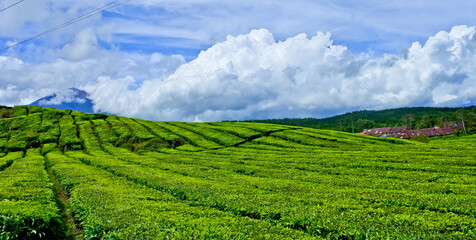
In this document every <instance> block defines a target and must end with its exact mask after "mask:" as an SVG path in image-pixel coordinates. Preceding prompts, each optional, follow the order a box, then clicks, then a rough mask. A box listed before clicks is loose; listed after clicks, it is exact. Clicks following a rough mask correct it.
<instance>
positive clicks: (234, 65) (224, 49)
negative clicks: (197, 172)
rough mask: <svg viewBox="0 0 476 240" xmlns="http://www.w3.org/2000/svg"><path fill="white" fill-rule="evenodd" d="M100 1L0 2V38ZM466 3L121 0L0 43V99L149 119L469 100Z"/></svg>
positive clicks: (470, 18) (298, 113)
mask: <svg viewBox="0 0 476 240" xmlns="http://www.w3.org/2000/svg"><path fill="white" fill-rule="evenodd" d="M14 2H16V0H4V1H1V2H0V9H1V8H3V7H6V6H8V5H10V4H13V3H14ZM109 2H111V1H93V0H85V1H68V2H63V1H48V0H47V1H32V0H26V1H24V2H22V3H20V4H18V5H16V6H15V7H12V8H10V9H8V10H6V11H3V12H0V47H1V48H3V47H6V46H9V45H11V44H14V43H16V42H19V41H22V40H24V39H27V38H29V37H31V36H34V35H35V34H38V33H41V32H43V31H45V30H48V29H50V28H52V27H55V26H57V25H59V24H62V23H64V22H67V21H68V20H70V19H73V18H74V17H76V16H79V15H81V14H83V13H85V12H88V11H90V10H92V9H95V8H97V7H100V6H102V5H105V4H107V3H109ZM474 12H476V3H473V2H471V1H460V0H455V1H451V2H448V1H429V0H424V1H407V0H403V1H402V0H401V1H377V0H371V1H362V0H355V1H331V0H327V1H309V0H295V1H270V0H254V1H250V0H244V1H218V0H208V1H204V0H185V1H171V0H161V1H159V0H131V1H129V2H127V3H125V4H123V5H121V6H118V7H116V8H114V9H111V10H109V11H106V12H102V13H101V14H98V15H95V16H93V17H91V18H88V19H86V20H84V21H81V22H78V23H75V24H73V25H71V26H68V27H66V28H64V29H61V30H59V31H55V32H53V33H50V34H47V35H45V36H42V37H40V38H38V39H35V40H33V41H30V42H28V43H26V44H23V45H20V46H18V47H15V48H12V49H9V50H8V51H3V52H1V53H0V72H2V73H3V74H0V104H3V105H15V104H28V103H30V102H32V101H34V100H36V99H38V98H40V97H43V96H46V95H50V94H52V93H54V92H58V91H62V90H64V89H67V88H70V87H77V88H81V89H85V90H88V91H90V92H91V97H92V98H93V102H95V104H96V107H97V110H101V111H107V112H111V113H116V114H121V115H126V116H135V117H142V118H148V119H156V120H185V121H206V120H223V119H249V118H256V117H259V118H268V117H324V116H329V115H332V114H338V113H343V112H346V111H352V110H360V109H383V108H388V107H401V106H416V105H425V106H460V105H467V104H474V103H475V102H476V98H475V97H474V95H473V94H471V93H469V92H468V86H474V85H475V84H474V83H475V77H474V76H473V72H472V70H470V69H469V67H467V66H466V65H465V64H466V63H465V62H468V61H469V62H471V61H473V60H474V53H475V52H473V50H474V44H473V42H472V39H473V38H472V36H473V30H474V29H473V28H472V26H475V25H476V17H475V15H474ZM461 25H464V26H466V28H464V29H463V28H458V27H457V26H461ZM455 26H456V28H455ZM441 31H443V32H446V33H447V34H448V36H446V35H444V34H439V33H440V32H441ZM301 34H305V36H304V35H301ZM414 42H418V43H419V44H420V46H421V49H420V48H418V46H415V45H414V44H413V43H414ZM427 42H431V44H426V43H427ZM412 44H413V45H412ZM443 47H444V49H442V48H443ZM460 47H461V48H463V50H458V49H459V48H460ZM440 48H441V49H440ZM329 49H331V50H329ZM443 50H444V51H445V52H444V53H443V52H442V51H443ZM201 52H202V54H200V53H201ZM461 52H464V53H466V52H467V54H463V55H461ZM408 53H410V55H411V56H414V59H407V57H406V56H407V55H408ZM436 53H439V55H438V56H435V54H436ZM199 54H200V56H199ZM284 56H285V57H286V59H284V58H283V57H284ZM304 59H305V60H306V61H304ZM455 59H456V60H455ZM467 68H468V69H467ZM428 69H431V71H430V72H428ZM350 73H352V74H350ZM398 74H402V75H404V76H406V77H405V78H406V79H405V80H399V79H396V77H395V75H398ZM457 76H466V77H463V78H462V80H457V79H459V78H461V77H459V78H458V77H457ZM399 82H400V83H401V82H404V83H405V84H407V85H408V86H411V87H412V88H413V89H415V91H417V90H418V91H419V93H418V94H415V93H412V92H407V91H406V90H405V89H403V88H401V87H398V86H396V85H395V84H396V83H399ZM238 83H239V84H241V85H240V86H247V87H248V89H247V88H244V89H242V88H241V87H240V86H239V85H236V84H238ZM231 87H233V88H231ZM249 88H251V89H257V88H259V90H256V91H255V92H254V91H249ZM352 88H354V90H355V91H351V92H348V91H350V89H352ZM355 88H358V89H355ZM177 89H180V90H181V91H180V92H178V90H177ZM355 92H358V94H356V93H355ZM382 92H383V93H382ZM142 95H148V97H144V96H142ZM171 99H174V101H171ZM327 99H332V101H327ZM349 99H354V101H350V100H349ZM355 99H357V100H358V101H355ZM217 102H219V103H220V104H218V103H217Z"/></svg>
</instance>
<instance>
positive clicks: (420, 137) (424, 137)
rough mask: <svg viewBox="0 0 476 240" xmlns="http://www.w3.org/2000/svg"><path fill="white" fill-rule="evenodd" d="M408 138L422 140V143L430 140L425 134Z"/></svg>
mask: <svg viewBox="0 0 476 240" xmlns="http://www.w3.org/2000/svg"><path fill="white" fill-rule="evenodd" d="M410 140H412V141H418V142H423V143H427V142H430V141H431V139H430V137H428V136H427V135H420V136H413V137H411V138H410Z"/></svg>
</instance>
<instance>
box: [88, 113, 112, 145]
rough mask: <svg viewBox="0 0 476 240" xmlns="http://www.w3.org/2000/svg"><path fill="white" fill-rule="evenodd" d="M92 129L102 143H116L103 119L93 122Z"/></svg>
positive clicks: (109, 127) (110, 129)
mask: <svg viewBox="0 0 476 240" xmlns="http://www.w3.org/2000/svg"><path fill="white" fill-rule="evenodd" d="M93 124H94V128H95V130H96V134H97V136H98V138H99V139H100V140H101V142H103V143H115V142H116V141H117V136H116V134H115V133H114V132H113V131H112V128H111V126H110V125H109V124H108V123H107V122H106V121H105V120H103V119H96V120H93Z"/></svg>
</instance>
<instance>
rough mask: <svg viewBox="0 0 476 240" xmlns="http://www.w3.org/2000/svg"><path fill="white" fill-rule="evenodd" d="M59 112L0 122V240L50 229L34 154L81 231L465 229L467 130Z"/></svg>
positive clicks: (364, 235)
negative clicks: (422, 135)
mask: <svg viewBox="0 0 476 240" xmlns="http://www.w3.org/2000/svg"><path fill="white" fill-rule="evenodd" d="M69 113H70V112H69V111H62V110H61V111H60V110H54V109H44V110H43V112H37V113H33V112H32V111H30V114H29V115H28V116H19V117H13V118H8V119H1V120H0V128H1V129H2V130H4V131H3V132H0V133H1V134H2V135H1V136H0V149H2V148H3V149H4V151H5V152H8V151H14V150H15V151H17V150H25V151H26V152H27V154H26V156H25V157H23V153H24V152H23V151H17V152H9V153H8V154H6V155H5V154H4V153H0V186H2V188H0V200H1V201H0V239H18V238H20V239H38V238H40V236H41V237H42V238H45V239H62V238H64V237H63V236H62V234H63V233H64V232H65V231H64V229H63V224H62V223H61V221H60V219H61V218H60V217H59V214H58V213H59V210H58V209H57V207H56V204H55V200H56V198H55V195H54V194H53V191H52V187H51V186H52V183H51V181H50V180H49V178H48V175H47V174H46V171H45V161H44V158H43V156H42V154H43V155H46V159H47V162H46V166H47V169H48V171H49V170H52V171H51V172H50V173H51V174H52V175H51V177H52V179H54V178H56V179H57V180H59V183H60V184H61V186H62V187H63V188H64V189H66V190H67V193H65V194H64V196H67V197H69V200H68V202H69V203H70V205H71V209H69V208H68V211H69V212H72V215H73V216H74V218H75V223H76V224H77V225H78V226H77V228H78V229H83V230H84V231H82V232H81V235H82V236H81V237H83V238H86V239H90V238H99V239H151V238H152V239H154V238H159V239H162V238H171V239H190V238H207V239H209V238H215V239H233V238H237V239H306V238H307V239H319V238H327V239H373V238H375V239H472V238H475V237H476V236H475V232H476V204H475V203H476V197H475V196H476V192H475V189H476V188H475V182H476V177H475V175H474V167H475V166H476V162H475V159H476V155H475V154H476V151H475V146H476V145H475V142H476V136H475V135H469V134H468V135H464V136H461V137H457V136H452V137H445V138H438V139H434V140H432V141H430V142H428V143H426V144H422V143H420V142H417V141H407V140H400V139H391V138H387V139H384V138H374V137H370V136H362V135H356V134H350V133H342V132H337V131H330V130H318V129H311V128H301V127H289V126H282V125H273V124H263V123H241V122H236V123H235V122H224V123H177V122H169V123H164V122H151V121H144V120H139V119H127V118H123V117H116V116H107V117H105V115H97V114H83V113H80V112H72V113H71V114H72V115H69ZM357 122H359V121H358V120H357V121H356V122H355V124H356V125H355V127H356V129H358V128H359V127H361V126H360V125H359V124H357ZM470 125H471V120H469V121H468V126H470ZM35 142H38V143H39V144H38V145H35V144H33V143H35ZM68 144H69V145H68ZM71 144H73V146H74V145H75V146H77V147H76V148H75V147H72V145H71ZM30 147H33V148H34V149H30ZM40 149H41V151H40ZM61 149H62V150H65V151H64V153H63V152H61V151H60V150H61ZM40 152H41V154H40ZM54 182H56V181H54ZM55 186H56V185H55ZM2 224H3V225H2ZM53 236H55V237H53Z"/></svg>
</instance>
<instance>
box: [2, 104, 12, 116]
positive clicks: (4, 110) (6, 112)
mask: <svg viewBox="0 0 476 240" xmlns="http://www.w3.org/2000/svg"><path fill="white" fill-rule="evenodd" d="M11 117H13V109H12V108H10V107H5V106H0V119H4V118H11Z"/></svg>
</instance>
